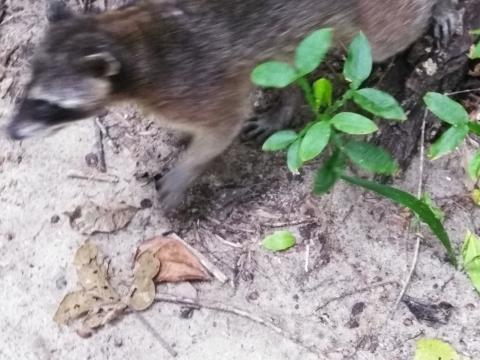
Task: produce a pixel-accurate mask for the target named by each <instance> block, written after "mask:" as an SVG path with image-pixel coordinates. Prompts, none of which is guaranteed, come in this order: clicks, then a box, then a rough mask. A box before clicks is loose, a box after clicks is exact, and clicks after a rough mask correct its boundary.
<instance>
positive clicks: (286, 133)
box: [262, 130, 298, 151]
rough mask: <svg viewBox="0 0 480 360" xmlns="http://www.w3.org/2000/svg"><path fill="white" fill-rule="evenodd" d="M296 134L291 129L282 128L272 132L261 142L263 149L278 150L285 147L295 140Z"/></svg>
mask: <svg viewBox="0 0 480 360" xmlns="http://www.w3.org/2000/svg"><path fill="white" fill-rule="evenodd" d="M297 138H298V134H297V133H296V132H295V131H293V130H282V131H278V132H276V133H274V134H272V135H271V136H270V137H269V138H268V139H267V140H266V141H265V143H264V144H263V146H262V150H263V151H278V150H283V149H286V148H287V147H288V146H289V145H290V144H291V143H293V142H294V141H295V140H297Z"/></svg>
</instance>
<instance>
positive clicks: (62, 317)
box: [53, 235, 211, 337]
mask: <svg viewBox="0 0 480 360" xmlns="http://www.w3.org/2000/svg"><path fill="white" fill-rule="evenodd" d="M180 240H181V239H180V238H178V237H176V236H172V235H170V236H168V237H163V236H159V237H155V238H153V239H151V240H149V241H147V242H145V243H143V244H142V245H140V247H139V248H138V250H137V253H136V256H135V259H134V266H133V280H132V282H131V286H130V289H129V291H128V292H127V293H126V295H124V296H121V295H120V292H119V291H117V290H116V289H114V288H113V287H112V285H111V284H110V282H109V266H108V261H107V259H106V258H105V257H104V255H103V254H102V253H101V252H100V251H99V249H98V248H97V246H96V245H94V244H93V243H91V242H90V241H87V242H85V243H84V244H83V245H82V246H81V247H80V248H79V249H78V250H77V252H76V254H75V258H74V265H75V268H76V271H77V276H78V281H79V284H80V286H81V289H80V290H76V291H73V292H70V293H68V294H66V295H65V297H64V298H63V300H62V301H61V302H60V305H59V307H58V309H57V311H56V313H55V315H54V317H53V320H54V321H55V322H57V323H58V324H61V325H68V326H71V327H73V328H74V329H76V332H77V334H79V335H80V336H82V337H88V336H91V335H92V334H93V333H94V332H95V330H96V329H98V328H100V327H102V326H104V325H106V324H107V323H109V322H111V321H113V320H115V319H118V318H119V317H121V316H123V315H124V314H125V313H126V312H127V311H133V312H139V311H144V310H146V309H148V308H149V307H150V306H151V305H152V304H153V302H154V300H155V295H156V284H157V283H165V282H180V281H192V280H196V281H199V280H201V281H205V280H210V278H211V277H210V274H209V272H208V270H207V269H206V268H205V267H204V266H203V265H202V263H201V262H200V261H199V260H198V259H197V257H196V256H195V254H193V253H192V251H190V249H189V248H188V247H186V246H185V243H184V242H183V240H182V241H180Z"/></svg>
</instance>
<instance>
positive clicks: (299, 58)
mask: <svg viewBox="0 0 480 360" xmlns="http://www.w3.org/2000/svg"><path fill="white" fill-rule="evenodd" d="M332 35H333V31H332V29H321V30H317V31H314V32H313V33H311V34H310V35H308V36H307V37H306V38H305V39H304V40H303V41H302V42H301V43H300V44H299V45H298V47H297V51H296V54H295V66H296V67H297V69H298V71H299V73H300V75H301V76H304V75H307V74H309V73H311V72H312V71H313V70H315V69H316V68H317V67H318V66H319V65H320V64H321V62H322V61H323V58H324V57H325V55H326V54H327V52H328V50H329V49H330V46H331V44H332Z"/></svg>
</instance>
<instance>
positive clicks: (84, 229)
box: [67, 201, 138, 235]
mask: <svg viewBox="0 0 480 360" xmlns="http://www.w3.org/2000/svg"><path fill="white" fill-rule="evenodd" d="M137 212H138V208H136V207H134V206H122V207H119V208H113V209H111V208H108V209H107V208H104V207H101V206H99V205H97V204H95V203H94V202H91V201H89V202H87V203H86V204H85V205H84V206H82V207H77V208H76V209H75V210H74V211H73V212H71V213H67V215H68V216H69V218H70V225H71V227H72V228H73V229H74V230H76V231H78V232H79V233H81V234H83V235H92V234H96V233H107V234H109V233H113V232H116V231H118V230H121V229H123V228H125V227H126V226H127V225H128V224H129V223H130V221H132V219H133V217H134V216H135V214H136V213H137Z"/></svg>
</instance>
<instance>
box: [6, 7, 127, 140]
mask: <svg viewBox="0 0 480 360" xmlns="http://www.w3.org/2000/svg"><path fill="white" fill-rule="evenodd" d="M54 10H55V9H54ZM56 11H57V13H53V14H50V15H49V19H50V21H51V22H54V23H53V24H52V26H51V27H50V29H49V31H48V32H47V34H46V36H45V40H44V42H43V44H41V45H40V46H39V48H38V50H37V53H36V55H35V57H34V59H33V69H32V76H31V80H30V83H29V84H28V85H27V88H26V90H25V95H24V98H23V100H22V101H21V102H20V104H19V106H18V108H17V112H16V114H15V115H14V118H13V120H12V121H11V123H10V125H9V126H8V128H7V131H8V133H9V135H10V136H11V137H12V138H14V139H23V138H25V137H29V136H32V135H34V134H37V133H38V132H40V131H41V130H46V129H50V130H51V129H58V128H59V127H62V126H64V125H65V124H67V123H69V122H72V121H76V120H80V119H84V118H87V117H90V116H93V115H95V114H96V113H98V112H99V110H101V109H102V108H103V107H104V106H105V105H106V104H107V101H108V99H109V97H110V95H111V92H112V77H113V76H115V75H117V74H119V72H120V71H121V64H120V62H119V61H118V60H117V59H116V58H115V57H114V56H113V55H112V54H111V52H110V51H108V50H107V49H109V40H108V39H107V38H105V36H104V35H103V34H101V33H97V32H95V31H93V30H92V29H90V28H89V26H88V24H87V25H84V24H79V22H78V21H77V22H76V19H75V18H74V16H73V14H71V13H69V12H67V10H66V9H65V8H64V7H60V8H57V9H56Z"/></svg>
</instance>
